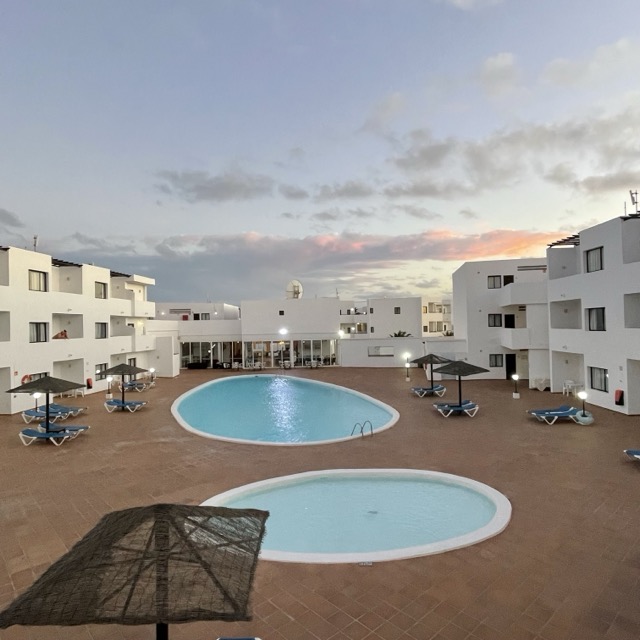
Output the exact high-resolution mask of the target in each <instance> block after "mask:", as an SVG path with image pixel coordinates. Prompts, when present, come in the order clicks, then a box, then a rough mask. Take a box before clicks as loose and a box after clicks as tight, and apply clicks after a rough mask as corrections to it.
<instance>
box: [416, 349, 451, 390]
mask: <svg viewBox="0 0 640 640" xmlns="http://www.w3.org/2000/svg"><path fill="white" fill-rule="evenodd" d="M447 362H451V360H450V359H449V358H445V357H444V356H439V355H436V354H435V353H427V355H426V356H420V357H419V358H416V359H415V360H412V361H411V363H412V364H417V365H418V366H419V367H424V365H425V364H428V365H429V369H430V371H431V375H430V376H429V377H430V379H431V389H433V387H434V384H433V365H434V364H445V363H447Z"/></svg>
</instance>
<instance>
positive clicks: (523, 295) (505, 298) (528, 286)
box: [498, 282, 547, 307]
mask: <svg viewBox="0 0 640 640" xmlns="http://www.w3.org/2000/svg"><path fill="white" fill-rule="evenodd" d="M546 302H547V283H546V282H512V283H511V284H510V285H508V286H506V287H503V288H502V289H501V291H500V297H499V299H498V304H499V305H500V306H501V307H510V306H511V305H518V306H522V305H528V304H546Z"/></svg>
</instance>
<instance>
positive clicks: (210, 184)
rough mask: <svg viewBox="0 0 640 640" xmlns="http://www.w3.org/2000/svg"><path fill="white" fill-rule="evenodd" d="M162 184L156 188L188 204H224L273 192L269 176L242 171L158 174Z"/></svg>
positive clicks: (163, 172)
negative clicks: (215, 173)
mask: <svg viewBox="0 0 640 640" xmlns="http://www.w3.org/2000/svg"><path fill="white" fill-rule="evenodd" d="M156 175H157V176H158V177H159V178H160V179H161V180H163V182H161V183H160V184H158V185H157V188H158V189H159V190H160V191H161V192H162V193H165V194H168V195H173V196H175V197H178V198H181V199H183V200H186V201H187V202H190V203H194V202H225V201H229V200H252V199H255V198H261V197H264V196H270V195H272V193H273V187H274V184H275V182H274V180H273V179H272V178H270V177H269V176H265V175H260V174H255V173H247V172H245V171H242V170H235V171H227V172H225V173H222V174H218V175H211V174H209V173H207V172H205V171H159V172H158V173H157V174H156Z"/></svg>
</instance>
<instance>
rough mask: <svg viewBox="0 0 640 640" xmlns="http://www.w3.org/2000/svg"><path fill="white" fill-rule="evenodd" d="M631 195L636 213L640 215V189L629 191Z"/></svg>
mask: <svg viewBox="0 0 640 640" xmlns="http://www.w3.org/2000/svg"><path fill="white" fill-rule="evenodd" d="M629 195H630V196H631V204H632V205H633V206H634V207H635V209H636V212H635V215H640V211H639V210H638V191H637V190H636V191H631V190H630V191H629Z"/></svg>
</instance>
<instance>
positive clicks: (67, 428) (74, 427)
mask: <svg viewBox="0 0 640 640" xmlns="http://www.w3.org/2000/svg"><path fill="white" fill-rule="evenodd" d="M90 428H91V427H90V426H89V425H84V424H51V423H49V429H48V432H49V433H62V432H65V433H68V434H69V435H70V436H71V438H75V437H77V436H79V435H80V434H81V433H84V432H85V431H88V430H89V429H90ZM38 431H42V433H47V424H46V422H41V423H40V424H39V425H38Z"/></svg>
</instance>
